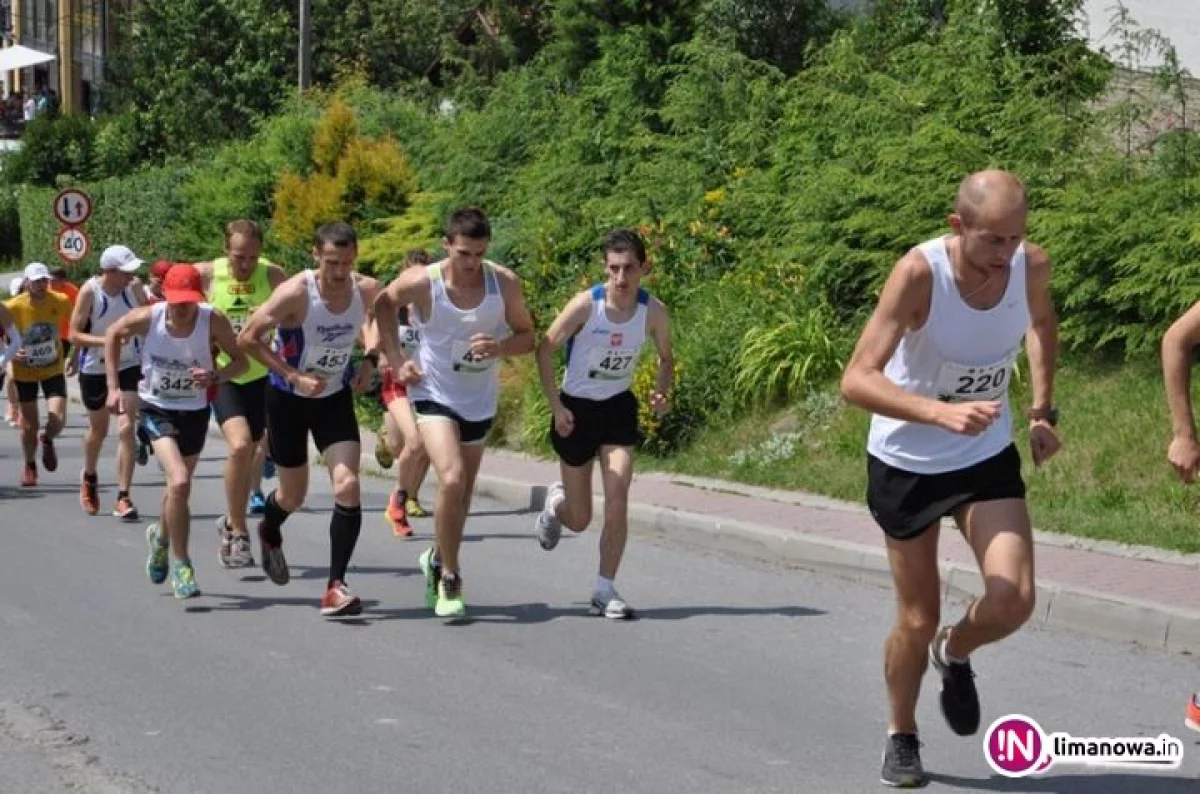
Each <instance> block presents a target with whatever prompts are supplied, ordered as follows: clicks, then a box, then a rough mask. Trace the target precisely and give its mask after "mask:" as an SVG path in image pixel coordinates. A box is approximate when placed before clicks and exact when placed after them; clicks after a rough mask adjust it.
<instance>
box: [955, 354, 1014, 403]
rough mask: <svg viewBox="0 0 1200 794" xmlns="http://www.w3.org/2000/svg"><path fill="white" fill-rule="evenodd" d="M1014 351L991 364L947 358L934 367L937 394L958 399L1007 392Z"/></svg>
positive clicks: (992, 396) (994, 397)
mask: <svg viewBox="0 0 1200 794" xmlns="http://www.w3.org/2000/svg"><path fill="white" fill-rule="evenodd" d="M1015 359H1016V354H1012V355H1009V356H1006V357H1004V358H1003V359H1001V360H999V361H996V362H993V363H991V364H974V365H969V366H968V365H966V364H958V363H956V362H953V361H947V362H945V363H943V364H942V368H941V369H940V370H939V371H938V379H937V398H938V399H939V400H941V401H942V402H950V403H960V402H970V401H986V400H997V399H999V398H1000V397H1002V396H1004V394H1006V393H1007V392H1008V382H1009V380H1011V377H1012V365H1013V361H1014V360H1015Z"/></svg>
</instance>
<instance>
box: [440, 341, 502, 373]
mask: <svg viewBox="0 0 1200 794" xmlns="http://www.w3.org/2000/svg"><path fill="white" fill-rule="evenodd" d="M450 355H451V356H452V357H453V359H454V371H455V372H461V373H463V374H464V375H481V374H484V373H487V372H490V371H491V370H492V368H493V367H495V366H496V359H494V358H479V357H477V356H476V355H475V354H474V353H472V352H471V343H470V342H465V341H461V340H456V341H455V342H454V344H453V345H452V346H451V348H450Z"/></svg>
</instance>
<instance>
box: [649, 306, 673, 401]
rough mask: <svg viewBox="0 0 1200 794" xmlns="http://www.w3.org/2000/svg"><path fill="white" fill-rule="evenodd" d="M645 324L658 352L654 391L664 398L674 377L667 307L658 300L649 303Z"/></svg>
mask: <svg viewBox="0 0 1200 794" xmlns="http://www.w3.org/2000/svg"><path fill="white" fill-rule="evenodd" d="M646 319H647V325H648V326H649V328H648V330H649V331H650V335H651V336H652V337H653V338H654V349H655V350H656V351H657V352H658V372H657V374H656V375H655V377H654V393H655V394H657V395H659V396H660V397H661V398H662V399H664V400H665V399H666V398H667V395H668V394H670V393H671V381H672V380H673V379H674V377H675V355H674V353H673V352H672V350H671V318H670V316H669V315H668V313H667V307H666V306H664V305H663V304H662V302H661V301H659V300H657V299H656V300H654V301H652V302H651V304H650V316H649V317H648V318H646Z"/></svg>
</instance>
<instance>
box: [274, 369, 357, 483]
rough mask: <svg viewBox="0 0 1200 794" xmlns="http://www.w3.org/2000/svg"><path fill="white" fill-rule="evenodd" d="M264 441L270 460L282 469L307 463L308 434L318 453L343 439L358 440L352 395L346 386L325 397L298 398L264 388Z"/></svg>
mask: <svg viewBox="0 0 1200 794" xmlns="http://www.w3.org/2000/svg"><path fill="white" fill-rule="evenodd" d="M267 434H268V436H269V437H268V439H267V444H268V446H269V447H270V451H271V460H273V461H275V465H277V466H281V467H283V468H285V469H295V468H299V467H300V466H307V465H308V437H309V434H311V435H312V440H313V443H314V444H315V445H316V447H317V451H318V452H324V451H325V450H326V449H328V448H329V447H331V446H333V445H334V444H340V443H342V442H343V441H353V442H354V443H355V444H359V443H361V438H360V437H359V435H358V417H356V416H355V415H354V395H353V394H352V393H351V390H350V389H349V387H347V388H343V389H341V390H339V391H338V392H337V393H335V394H331V395H329V396H328V397H301V396H300V395H298V394H292V393H290V392H285V391H282V390H280V389H277V388H275V387H274V386H271V387H269V388H268V389H267Z"/></svg>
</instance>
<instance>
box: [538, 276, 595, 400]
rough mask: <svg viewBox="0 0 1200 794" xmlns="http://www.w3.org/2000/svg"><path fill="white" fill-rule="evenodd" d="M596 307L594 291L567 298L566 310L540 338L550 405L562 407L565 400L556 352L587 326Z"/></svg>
mask: <svg viewBox="0 0 1200 794" xmlns="http://www.w3.org/2000/svg"><path fill="white" fill-rule="evenodd" d="M591 310H592V298H591V294H590V293H587V292H581V293H579V294H578V295H576V296H575V297H574V298H571V300H570V301H568V302H567V305H566V306H564V307H563V310H562V311H561V312H559V314H558V316H557V317H555V318H554V322H552V323H550V327H549V328H547V329H546V333H545V335H544V336H543V337H542V338H541V340H540V341H539V342H538V345H537V349H536V351H535V352H534V360H535V361H537V368H538V375H539V376H540V377H541V382H542V393H543V394H545V395H546V400H547V401H549V403H550V407H551V408H552V409H554V410H558V409H560V408H561V407H562V400H561V399H560V398H559V395H558V382H557V381H556V380H555V372H554V352H555V351H556V350H558V349H559V348H560V347H562V346H563V345H564V344H566V341H567V340H568V339H570V338H571V337H573V336H575V334H577V333H579V329H581V328H583V324H584V323H586V322H587V318H588V313H589V312H590V311H591Z"/></svg>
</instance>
